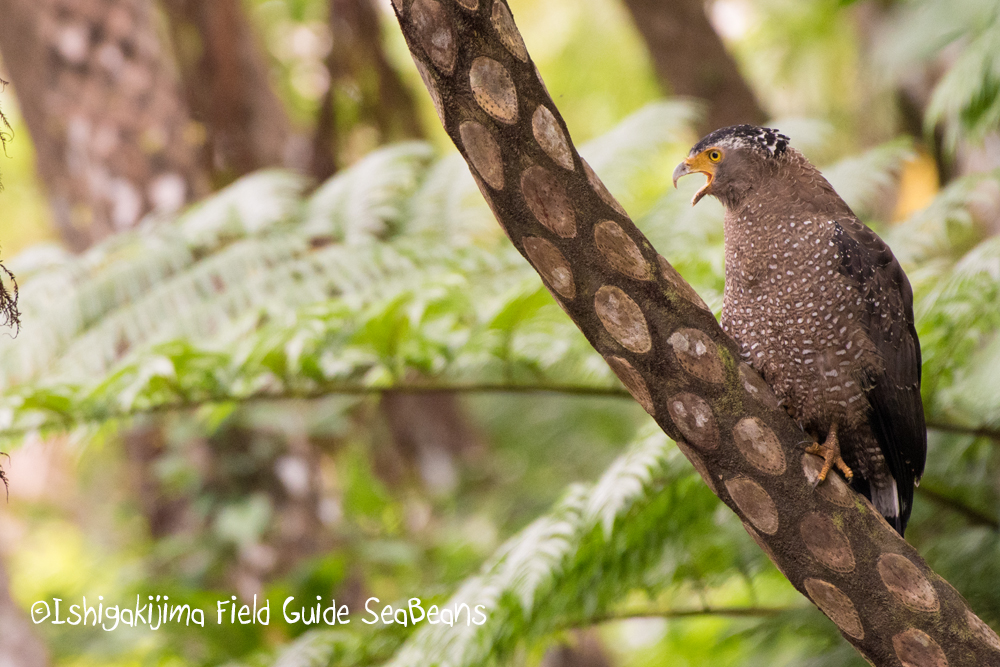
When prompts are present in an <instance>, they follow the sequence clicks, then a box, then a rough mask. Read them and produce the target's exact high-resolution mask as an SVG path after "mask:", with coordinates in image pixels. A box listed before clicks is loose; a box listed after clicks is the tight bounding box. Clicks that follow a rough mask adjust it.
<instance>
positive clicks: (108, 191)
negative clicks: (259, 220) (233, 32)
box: [0, 0, 205, 249]
mask: <svg viewBox="0 0 1000 667" xmlns="http://www.w3.org/2000/svg"><path fill="white" fill-rule="evenodd" d="M0 16H2V17H3V20H0V51H2V52H3V58H4V63H5V64H6V66H7V68H8V70H9V71H10V77H11V82H12V84H13V88H14V90H15V92H16V93H17V96H18V100H19V101H20V104H21V110H22V113H23V115H24V118H25V122H26V123H27V125H28V129H29V131H30V132H31V136H32V140H33V142H34V145H35V149H36V151H37V154H38V170H39V173H40V175H41V178H42V180H43V181H44V183H45V186H46V188H47V190H48V195H49V199H50V202H51V204H52V208H53V211H54V214H55V219H56V224H57V225H58V228H59V231H60V233H61V234H62V236H63V238H64V239H65V240H66V242H67V243H68V244H69V245H70V246H72V247H73V248H75V249H82V248H85V247H87V246H88V245H90V244H91V243H92V242H93V241H95V240H96V239H100V238H103V237H105V236H107V235H109V234H111V233H113V232H114V231H117V230H122V229H127V228H129V227H132V226H134V225H135V224H136V223H137V222H138V221H139V219H140V218H141V217H142V216H143V215H144V214H146V213H148V212H149V211H152V210H164V211H172V210H176V209H178V208H180V207H181V206H182V205H183V204H185V203H187V202H188V201H190V200H191V199H192V198H193V197H194V196H195V195H197V194H199V193H202V192H203V191H204V182H205V179H204V174H203V172H202V171H201V169H200V168H199V167H198V165H197V163H196V162H195V160H194V151H193V150H192V146H193V143H194V142H195V141H196V136H197V133H195V132H192V126H191V120H190V117H189V116H188V112H187V108H186V105H185V104H184V102H183V100H182V98H181V96H180V93H179V90H178V87H177V81H176V78H175V76H174V74H173V72H172V71H171V70H170V68H169V67H168V65H167V61H166V60H165V58H164V55H163V52H162V49H161V48H160V43H159V38H158V36H157V32H156V26H155V22H154V20H153V15H152V8H151V6H150V4H149V2H148V1H147V0H73V1H72V2H66V1H61V0H37V1H35V0H0Z"/></svg>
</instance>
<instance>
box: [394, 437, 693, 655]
mask: <svg viewBox="0 0 1000 667" xmlns="http://www.w3.org/2000/svg"><path fill="white" fill-rule="evenodd" d="M690 475H691V472H690V468H688V467H687V466H685V465H684V464H683V463H681V460H680V455H679V454H678V453H677V451H676V449H675V448H673V447H672V445H671V443H670V442H669V441H668V440H667V438H666V437H665V436H664V435H663V434H662V433H660V432H658V431H657V432H655V433H654V432H652V430H650V431H649V432H648V433H647V435H645V436H644V437H643V438H642V440H640V441H639V442H638V443H637V444H636V445H635V446H634V447H633V448H631V450H630V452H629V453H628V454H626V455H625V456H623V457H622V458H621V459H619V461H618V462H616V463H615V464H614V465H613V466H612V467H611V468H610V469H609V470H608V472H606V473H605V474H604V476H602V478H601V480H600V481H599V482H598V483H597V484H596V485H586V486H585V485H574V486H572V487H571V488H570V489H569V490H568V491H567V493H566V494H565V496H564V498H563V500H561V501H560V502H559V503H558V504H557V505H556V507H555V508H554V509H553V510H552V511H551V512H550V513H549V514H548V515H546V516H544V517H542V518H540V519H537V520H536V521H534V522H533V523H532V524H530V525H529V526H528V527H527V528H525V529H524V530H523V531H521V532H520V533H519V534H518V535H516V536H514V537H513V538H511V539H510V540H509V541H508V542H507V543H505V544H504V545H503V546H501V547H500V549H498V550H497V553H496V555H495V556H494V557H493V558H492V559H491V560H490V561H489V562H487V563H486V564H485V565H484V566H483V569H482V570H481V572H480V573H479V574H477V575H475V576H473V577H470V578H469V579H467V580H466V582H465V583H464V584H463V585H462V586H461V587H460V588H459V590H458V591H457V592H456V593H455V595H454V596H453V597H452V598H451V599H450V600H449V601H448V602H447V603H445V606H449V607H454V606H455V605H459V604H462V603H465V604H469V605H470V606H474V605H482V606H483V608H484V609H485V614H486V617H487V620H486V622H485V623H484V624H483V625H480V626H477V625H474V624H473V625H468V626H467V625H465V624H463V625H460V626H456V627H454V628H451V627H448V626H443V627H442V626H432V625H427V626H425V627H423V628H421V629H419V630H418V631H417V632H416V634H415V635H414V636H413V637H412V638H411V639H410V640H408V641H407V642H406V644H405V645H404V646H403V648H402V649H400V651H399V653H398V654H397V655H396V656H395V657H394V658H393V660H392V661H391V662H389V663H388V664H389V665H392V666H393V667H404V666H409V665H413V666H417V665H419V666H421V667H423V666H425V665H440V666H441V667H444V666H445V665H447V666H449V667H472V666H473V665H486V664H492V662H493V661H495V660H502V659H503V657H504V656H507V655H509V654H510V652H511V651H512V650H513V648H514V647H515V646H516V644H517V642H518V641H520V640H528V641H531V640H532V639H537V638H539V637H541V636H544V635H545V634H546V633H548V632H550V631H552V630H553V629H555V628H558V627H567V626H572V625H574V624H577V623H586V621H587V619H588V618H595V617H598V616H600V615H601V614H602V613H604V612H605V611H606V610H607V609H608V608H610V606H612V605H614V604H615V603H616V602H618V600H619V596H620V595H621V591H625V590H629V589H630V588H632V587H634V586H637V585H639V584H640V582H641V580H642V577H643V574H644V573H645V572H646V571H647V570H648V569H649V568H650V567H652V566H653V565H654V564H655V563H656V562H657V560H658V558H659V557H660V555H661V554H662V550H663V545H664V543H665V542H666V541H668V540H669V539H670V535H669V533H668V532H667V531H665V530H663V528H662V526H663V525H664V519H665V517H666V516H667V515H669V514H670V513H671V511H672V509H673V508H674V505H673V502H672V501H671V499H670V496H671V494H670V492H669V489H670V488H671V485H672V484H676V483H677V481H678V480H679V479H681V478H684V477H687V476H690ZM636 480H643V483H642V488H641V491H639V490H636V489H635V488H634V485H635V482H636ZM619 485H622V486H624V487H626V488H629V489H632V492H631V493H627V494H623V495H621V496H620V497H618V498H616V499H615V500H614V501H612V502H610V503H609V502H608V499H607V497H606V496H607V490H608V489H611V488H616V487H618V486H619ZM706 493H707V491H706ZM611 507H614V509H613V510H611V509H610V508H611ZM609 519H610V525H611V530H610V531H607V530H606V528H605V526H606V525H607V524H608V522H609Z"/></svg>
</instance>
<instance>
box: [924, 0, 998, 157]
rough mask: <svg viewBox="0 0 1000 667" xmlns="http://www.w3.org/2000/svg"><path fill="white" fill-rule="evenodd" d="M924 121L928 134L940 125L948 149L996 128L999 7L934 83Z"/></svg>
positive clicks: (975, 139) (984, 134)
mask: <svg viewBox="0 0 1000 667" xmlns="http://www.w3.org/2000/svg"><path fill="white" fill-rule="evenodd" d="M924 120H925V125H926V127H927V132H928V133H930V132H932V131H933V128H934V126H935V125H937V124H938V123H942V124H943V125H944V127H945V141H946V144H947V145H948V147H949V148H951V149H952V150H954V149H955V147H956V146H957V145H958V140H959V138H962V137H964V138H966V139H967V140H969V141H970V142H973V143H978V142H980V141H982V140H983V139H984V138H985V137H986V136H987V135H988V134H990V133H991V132H996V131H997V130H998V129H1000V7H998V8H997V11H996V13H995V14H994V16H993V20H992V21H991V22H990V24H989V25H988V27H987V28H985V29H984V30H983V31H982V32H980V33H979V34H978V35H975V36H973V37H971V39H970V42H969V44H968V45H967V46H966V47H965V48H964V49H963V50H962V53H961V54H960V55H959V56H958V60H957V61H956V62H955V64H954V65H952V66H951V68H950V69H949V70H948V72H947V73H946V74H945V75H944V76H943V77H942V78H941V80H940V81H939V82H938V84H937V86H936V87H935V89H934V94H933V95H932V96H931V101H930V103H929V104H928V106H927V114H926V118H925V119H924Z"/></svg>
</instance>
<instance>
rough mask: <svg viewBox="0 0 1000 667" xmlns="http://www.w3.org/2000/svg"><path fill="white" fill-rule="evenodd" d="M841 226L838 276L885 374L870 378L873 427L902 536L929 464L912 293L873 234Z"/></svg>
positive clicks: (848, 219)
mask: <svg viewBox="0 0 1000 667" xmlns="http://www.w3.org/2000/svg"><path fill="white" fill-rule="evenodd" d="M839 223H840V225H839V229H838V230H837V236H836V239H837V243H838V245H839V246H840V247H839V249H840V252H841V265H840V272H841V273H842V274H844V275H845V276H847V277H849V278H850V279H851V280H852V281H853V282H854V283H855V284H856V285H858V288H859V289H860V290H861V295H862V296H863V297H864V298H863V304H862V308H863V313H862V324H863V325H864V326H865V327H866V328H867V330H868V334H869V336H870V338H871V340H872V342H873V343H874V344H875V349H876V351H877V352H878V354H879V356H880V357H881V359H882V362H883V368H882V369H881V370H879V371H876V372H875V373H873V375H872V377H870V378H869V380H870V388H869V389H868V391H867V395H868V400H869V403H870V404H871V414H870V416H869V424H870V425H871V428H872V432H873V433H874V434H875V437H876V438H877V439H878V442H879V445H880V447H881V449H882V453H883V455H884V456H885V460H886V464H887V465H888V467H889V472H891V473H892V476H893V479H895V480H896V487H897V492H898V496H899V508H900V516H899V517H898V518H897V525H896V530H897V531H899V533H900V534H902V533H903V530H904V529H905V527H906V521H907V519H909V517H910V510H911V508H912V506H913V487H914V486H915V485H916V483H917V482H918V481H920V476H921V475H922V474H923V472H924V461H925V459H926V458H927V430H926V426H925V424H924V408H923V403H922V402H921V400H920V341H919V340H918V339H917V331H916V329H915V328H914V326H913V290H912V289H911V287H910V282H909V281H908V280H907V279H906V275H905V274H904V273H903V269H902V267H901V266H900V265H899V262H898V261H896V258H895V257H894V256H893V254H892V251H891V250H889V246H887V245H886V244H885V242H884V241H882V239H880V238H879V237H878V236H877V235H876V234H875V232H873V231H871V230H870V229H868V227H866V226H865V225H864V224H862V223H861V222H860V221H859V220H858V219H857V218H856V217H854V216H853V215H851V216H844V217H842V218H841V219H840V220H839Z"/></svg>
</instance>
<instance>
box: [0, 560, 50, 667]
mask: <svg viewBox="0 0 1000 667" xmlns="http://www.w3.org/2000/svg"><path fill="white" fill-rule="evenodd" d="M8 581H9V578H8V576H7V568H6V567H4V562H3V559H2V558H0V667H47V665H48V664H49V656H48V651H46V650H45V645H44V644H43V643H42V642H41V640H40V639H38V637H37V636H36V635H35V628H34V626H33V625H32V624H31V622H30V621H29V620H28V619H27V618H26V617H25V615H24V612H23V611H21V608H20V607H18V605H17V603H15V602H14V600H13V599H11V597H10V586H9V585H8ZM50 604H51V602H50Z"/></svg>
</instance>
